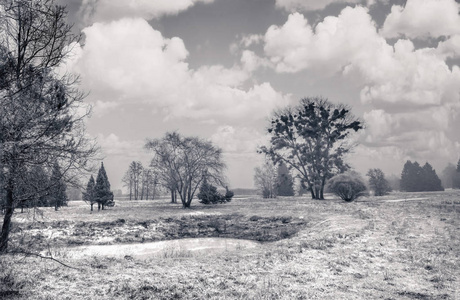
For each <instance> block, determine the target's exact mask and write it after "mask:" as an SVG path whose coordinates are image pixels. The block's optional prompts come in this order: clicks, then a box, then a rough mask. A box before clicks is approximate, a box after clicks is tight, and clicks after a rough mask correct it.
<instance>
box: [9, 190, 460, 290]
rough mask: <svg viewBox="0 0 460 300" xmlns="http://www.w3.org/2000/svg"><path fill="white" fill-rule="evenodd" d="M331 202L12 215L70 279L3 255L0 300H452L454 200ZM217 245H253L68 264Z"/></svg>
mask: <svg viewBox="0 0 460 300" xmlns="http://www.w3.org/2000/svg"><path fill="white" fill-rule="evenodd" d="M329 198H330V199H327V200H325V201H313V200H310V199H308V198H305V197H295V198H283V197H282V198H278V199H269V200H267V199H259V198H248V199H234V200H233V201H232V202H231V203H227V204H222V205H216V206H203V205H201V204H199V203H198V201H194V202H193V203H192V206H193V207H192V209H187V210H184V209H182V208H181V206H180V204H170V203H167V200H164V199H163V200H161V201H159V200H156V201H116V206H115V207H113V208H109V209H107V210H105V211H101V212H97V211H95V212H93V213H90V211H89V205H87V204H85V203H83V202H72V203H70V205H69V207H64V208H62V209H61V210H60V211H59V212H54V210H53V209H51V208H50V209H48V208H46V209H42V210H41V211H40V213H35V214H34V213H32V211H31V212H27V213H26V212H24V213H23V214H20V213H17V214H16V215H15V217H14V228H13V233H12V243H13V244H14V243H22V244H28V245H30V246H29V247H30V248H31V250H33V251H35V252H40V251H42V253H46V252H50V253H52V254H53V257H55V258H57V259H59V260H61V261H62V262H64V263H66V264H68V265H70V266H73V267H76V268H78V269H71V268H67V267H64V266H62V265H60V264H58V263H56V262H54V261H51V260H45V259H40V258H35V257H31V256H28V257H24V256H23V255H15V256H10V255H7V256H3V257H0V299H2V296H3V298H5V299H203V298H205V299H460V261H459V258H460V191H446V192H442V193H441V192H439V193H411V194H406V193H394V194H391V195H389V196H386V197H384V198H361V199H359V201H358V202H353V203H345V202H343V201H341V200H337V199H333V198H331V197H329ZM393 200H398V201H393ZM34 219H35V220H34ZM222 237H225V238H238V239H249V240H253V241H256V242H257V246H255V247H244V246H242V247H237V248H236V249H233V250H228V251H223V252H222V251H220V252H214V251H208V252H206V251H205V252H203V251H201V252H199V251H198V252H194V251H182V250H178V249H173V248H170V249H166V250H165V251H164V252H162V253H161V254H160V255H155V256H152V257H148V258H142V259H141V258H136V257H133V256H129V255H126V256H124V257H111V256H104V255H98V256H95V255H94V254H92V255H88V256H83V257H76V256H72V255H70V254H69V253H71V252H72V251H71V249H78V248H75V247H84V246H90V245H117V244H123V245H128V244H130V243H150V242H154V241H164V240H173V239H182V238H222Z"/></svg>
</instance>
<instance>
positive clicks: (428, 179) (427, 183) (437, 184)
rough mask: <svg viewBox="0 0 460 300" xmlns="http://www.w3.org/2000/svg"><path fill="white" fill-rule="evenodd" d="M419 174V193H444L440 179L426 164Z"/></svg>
mask: <svg viewBox="0 0 460 300" xmlns="http://www.w3.org/2000/svg"><path fill="white" fill-rule="evenodd" d="M421 174H422V178H421V182H420V184H421V185H420V188H419V190H420V191H444V188H443V187H442V185H441V179H439V177H438V175H437V174H436V170H434V169H433V167H432V166H431V165H430V164H429V163H428V162H427V163H425V165H424V166H423V168H422V172H421Z"/></svg>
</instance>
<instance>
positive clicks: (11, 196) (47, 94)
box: [0, 0, 96, 253]
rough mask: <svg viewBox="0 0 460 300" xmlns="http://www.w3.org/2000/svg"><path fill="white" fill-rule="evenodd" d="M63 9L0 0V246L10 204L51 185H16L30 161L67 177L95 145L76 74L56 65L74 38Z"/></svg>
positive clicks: (39, 0)
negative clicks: (0, 204) (1, 199)
mask: <svg viewBox="0 0 460 300" xmlns="http://www.w3.org/2000/svg"><path fill="white" fill-rule="evenodd" d="M66 14H67V13H66V10H65V7H63V6H59V5H56V4H55V2H54V1H53V0H15V1H11V0H6V1H1V2H0V20H1V22H0V32H1V35H0V107H1V111H2V113H1V115H0V164H1V181H0V182H1V184H2V187H1V188H2V190H4V191H5V194H4V197H5V198H4V199H5V200H4V204H3V205H4V211H5V214H4V217H3V225H2V229H1V234H0V253H2V252H6V250H7V248H8V240H9V238H8V237H9V232H10V228H11V217H12V215H13V212H14V209H15V208H16V207H17V206H18V205H19V204H20V203H23V202H28V203H30V201H34V198H35V197H36V196H35V195H43V194H45V195H46V193H47V192H48V191H50V190H52V189H53V188H56V184H55V182H53V180H51V181H49V182H48V183H45V182H42V183H43V186H40V187H38V185H37V189H36V190H35V191H34V193H29V192H26V194H21V193H20V192H18V191H19V189H20V188H21V187H27V186H29V187H30V185H29V184H28V179H27V178H26V177H27V173H28V172H35V170H34V167H35V166H41V167H42V168H44V169H48V170H52V169H53V166H54V165H55V164H56V163H57V164H58V165H59V167H60V174H61V177H62V178H63V179H64V181H66V182H70V181H72V180H73V179H75V178H77V174H76V173H77V172H78V171H79V170H81V169H86V168H87V166H88V165H89V160H90V159H91V158H92V157H93V156H94V154H95V152H96V149H95V147H94V145H93V144H92V142H91V141H89V140H88V139H87V138H86V136H85V128H84V118H85V117H86V116H87V115H88V114H89V110H87V111H85V109H84V104H83V98H84V94H83V93H81V92H80V91H79V90H78V89H77V88H76V78H75V77H74V76H72V75H71V74H65V75H59V72H56V68H57V67H59V66H60V64H62V63H63V62H64V60H65V58H66V56H67V55H68V54H69V52H70V51H71V50H72V45H74V44H75V42H77V41H78V40H79V37H78V36H74V35H73V34H72V28H71V26H69V25H67V24H66ZM56 192H58V193H61V192H62V188H61V190H59V191H56ZM62 195H63V194H62ZM60 200H61V199H60ZM59 205H62V203H58V206H59Z"/></svg>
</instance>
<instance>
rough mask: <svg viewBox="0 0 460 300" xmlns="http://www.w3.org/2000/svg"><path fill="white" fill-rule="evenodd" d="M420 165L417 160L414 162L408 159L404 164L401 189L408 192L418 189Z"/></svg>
mask: <svg viewBox="0 0 460 300" xmlns="http://www.w3.org/2000/svg"><path fill="white" fill-rule="evenodd" d="M419 169H420V165H419V164H418V163H417V162H414V163H412V162H411V161H410V160H408V161H407V162H406V163H405V164H404V168H403V170H402V173H401V190H402V191H406V192H415V191H417V180H419V173H420V170H419Z"/></svg>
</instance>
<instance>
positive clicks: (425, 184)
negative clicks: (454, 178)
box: [401, 160, 444, 192]
mask: <svg viewBox="0 0 460 300" xmlns="http://www.w3.org/2000/svg"><path fill="white" fill-rule="evenodd" d="M401 190H403V191H406V192H424V191H443V190H444V188H443V187H442V184H441V180H440V179H439V177H438V175H437V174H436V171H435V170H434V169H433V167H432V166H431V165H430V164H429V163H428V162H427V163H425V165H424V166H423V167H421V166H420V165H419V163H418V162H414V163H412V162H411V161H410V160H408V161H407V162H406V163H405V164H404V168H403V170H402V173H401Z"/></svg>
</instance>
